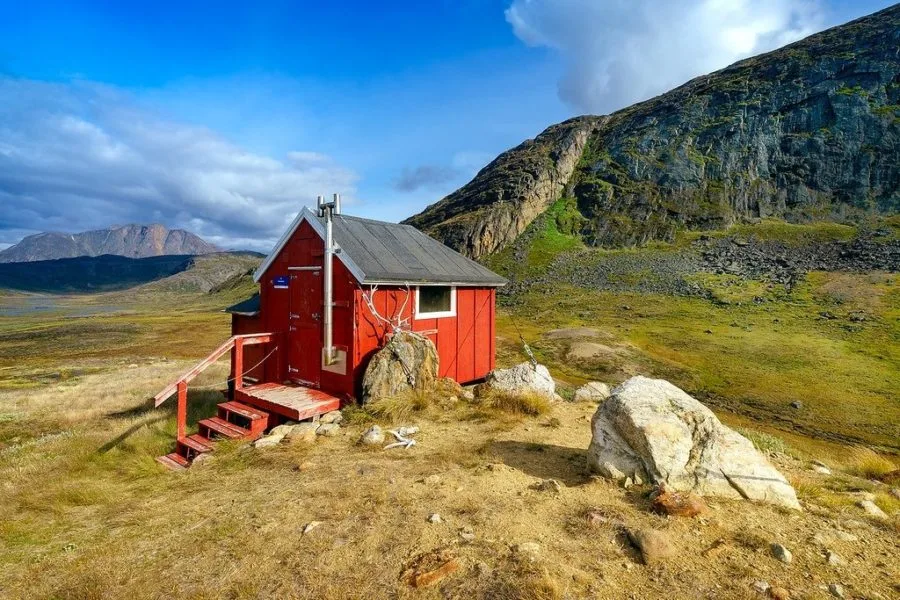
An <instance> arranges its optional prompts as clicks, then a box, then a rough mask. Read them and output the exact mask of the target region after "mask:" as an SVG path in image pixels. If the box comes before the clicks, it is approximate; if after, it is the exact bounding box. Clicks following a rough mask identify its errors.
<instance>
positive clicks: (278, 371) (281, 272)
mask: <svg viewBox="0 0 900 600" xmlns="http://www.w3.org/2000/svg"><path fill="white" fill-rule="evenodd" d="M324 255H325V241H324V240H323V239H322V238H321V237H319V235H318V234H317V233H316V232H315V230H314V229H313V228H312V226H311V225H310V224H309V223H307V222H305V221H304V222H303V223H301V225H300V227H298V228H297V231H295V232H294V235H293V236H291V239H290V240H289V241H288V243H287V244H286V245H285V246H284V248H283V249H282V250H281V252H280V253H279V254H278V256H276V258H275V260H274V261H273V262H272V264H271V265H270V266H269V268H268V269H267V270H266V272H265V274H264V275H263V277H262V278H261V279H260V313H261V315H262V316H263V321H262V325H263V329H264V330H265V331H269V332H273V333H276V334H277V335H278V338H279V342H278V343H279V352H277V353H276V355H277V357H278V359H277V360H271V361H266V370H265V380H266V381H276V382H281V381H286V380H288V372H287V367H288V334H289V327H290V318H289V315H290V309H291V306H290V290H289V289H282V288H280V287H278V286H276V283H278V282H279V281H278V279H279V278H287V280H288V281H289V280H290V276H291V271H290V270H289V268H288V267H301V266H323V265H324ZM282 281H283V280H282ZM333 281H334V302H335V306H334V308H333V309H332V317H333V318H332V321H333V335H334V344H335V345H338V346H346V347H347V357H348V365H347V373H346V374H345V375H341V374H338V373H331V372H328V371H323V372H322V375H321V380H320V385H321V388H322V389H323V390H324V391H327V392H329V393H332V394H344V395H347V396H353V395H355V392H354V382H353V366H354V365H353V364H352V360H351V357H352V356H353V355H354V352H353V344H354V341H355V335H354V324H353V318H352V316H353V301H354V296H355V292H356V289H357V284H356V279H355V278H354V277H353V275H351V274H350V272H349V271H348V270H347V268H346V267H345V266H344V264H343V263H342V262H341V261H340V259H338V258H337V257H335V258H334V262H333ZM323 300H324V298H322V299H320V301H319V302H318V303H317V304H316V305H315V306H316V307H317V310H318V312H319V314H322V308H323V306H324V302H323ZM321 349H322V344H321V340H320V343H319V345H318V347H317V348H311V349H310V351H311V352H315V353H317V354H320V353H321ZM274 357H275V356H273V358H274Z"/></svg>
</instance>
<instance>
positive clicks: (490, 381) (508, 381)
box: [477, 362, 556, 399]
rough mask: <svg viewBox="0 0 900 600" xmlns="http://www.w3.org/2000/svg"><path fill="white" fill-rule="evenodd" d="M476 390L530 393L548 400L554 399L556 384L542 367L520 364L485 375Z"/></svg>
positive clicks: (526, 363) (525, 363)
mask: <svg viewBox="0 0 900 600" xmlns="http://www.w3.org/2000/svg"><path fill="white" fill-rule="evenodd" d="M477 390H478V391H479V392H489V391H490V390H498V391H503V392H518V393H522V392H532V393H536V394H541V395H544V396H547V397H549V398H552V399H555V398H556V382H554V381H553V377H551V376H550V371H548V370H547V367H545V366H544V365H532V364H531V363H530V362H524V363H520V364H518V365H516V366H514V367H510V368H509V369H495V370H493V371H491V372H490V373H488V374H487V377H486V378H485V380H484V383H483V384H481V385H480V386H479V387H478V388H477Z"/></svg>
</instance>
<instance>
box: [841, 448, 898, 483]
mask: <svg viewBox="0 0 900 600" xmlns="http://www.w3.org/2000/svg"><path fill="white" fill-rule="evenodd" d="M842 462H843V464H844V468H845V470H846V471H847V472H848V473H850V474H851V475H856V476H857V477H863V478H865V479H878V478H880V477H882V476H883V475H885V474H887V473H890V472H891V471H893V470H895V469H896V468H897V466H896V465H895V464H894V463H892V462H891V461H890V460H888V459H886V458H885V457H883V456H881V455H880V454H878V453H877V452H875V451H874V450H871V449H869V448H865V447H862V446H860V447H858V448H854V449H853V450H851V451H850V452H849V453H848V454H847V458H846V459H845V460H844V461H842Z"/></svg>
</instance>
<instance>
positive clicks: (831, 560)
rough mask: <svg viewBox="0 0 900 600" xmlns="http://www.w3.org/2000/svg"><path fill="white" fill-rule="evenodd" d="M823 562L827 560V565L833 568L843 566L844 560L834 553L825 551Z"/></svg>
mask: <svg viewBox="0 0 900 600" xmlns="http://www.w3.org/2000/svg"><path fill="white" fill-rule="evenodd" d="M825 560H827V561H828V564H829V565H831V566H833V567H836V566H838V565H842V564H844V559H842V558H841V557H840V556H838V555H837V553H836V552H832V551H831V550H826V551H825Z"/></svg>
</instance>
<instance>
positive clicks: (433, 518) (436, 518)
mask: <svg viewBox="0 0 900 600" xmlns="http://www.w3.org/2000/svg"><path fill="white" fill-rule="evenodd" d="M428 522H429V523H443V522H444V520H443V519H442V518H441V515H439V514H437V513H431V514H430V515H428Z"/></svg>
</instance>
